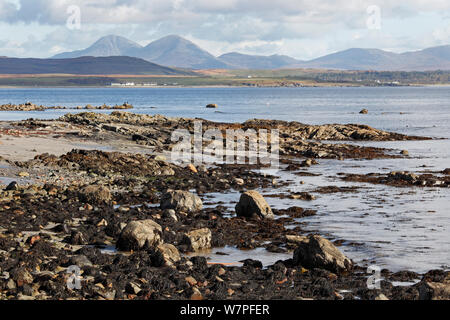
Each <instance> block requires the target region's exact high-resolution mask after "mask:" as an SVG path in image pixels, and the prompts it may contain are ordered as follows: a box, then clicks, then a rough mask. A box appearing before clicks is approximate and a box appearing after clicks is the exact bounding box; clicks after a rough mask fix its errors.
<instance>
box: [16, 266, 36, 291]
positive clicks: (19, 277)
mask: <svg viewBox="0 0 450 320" xmlns="http://www.w3.org/2000/svg"><path fill="white" fill-rule="evenodd" d="M12 278H13V280H15V281H16V283H17V285H18V286H19V287H22V286H23V285H24V284H30V283H32V282H33V277H32V276H31V274H30V273H29V272H28V271H27V270H26V269H24V268H19V269H16V270H14V273H13V276H12Z"/></svg>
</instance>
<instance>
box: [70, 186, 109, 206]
mask: <svg viewBox="0 0 450 320" xmlns="http://www.w3.org/2000/svg"><path fill="white" fill-rule="evenodd" d="M78 197H79V198H80V200H81V201H84V202H87V203H91V204H98V203H103V202H109V201H111V199H112V196H111V191H109V189H108V188H107V187H105V186H101V185H89V186H86V187H84V188H82V189H81V190H80V191H79V193H78Z"/></svg>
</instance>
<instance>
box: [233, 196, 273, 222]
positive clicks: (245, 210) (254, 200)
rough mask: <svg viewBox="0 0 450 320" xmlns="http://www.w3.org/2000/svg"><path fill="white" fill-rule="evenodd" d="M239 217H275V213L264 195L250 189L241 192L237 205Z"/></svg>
mask: <svg viewBox="0 0 450 320" xmlns="http://www.w3.org/2000/svg"><path fill="white" fill-rule="evenodd" d="M235 209H236V214H237V215H238V216H239V217H249V218H250V217H253V216H255V215H256V216H258V217H260V218H269V219H273V217H274V215H273V212H272V209H271V208H270V206H269V204H268V203H267V201H266V200H265V199H264V197H263V196H262V195H261V194H260V193H259V192H257V191H255V190H250V191H247V192H244V193H243V194H241V198H240V199H239V202H238V204H237V205H236V207H235Z"/></svg>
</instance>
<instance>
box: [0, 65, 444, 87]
mask: <svg viewBox="0 0 450 320" xmlns="http://www.w3.org/2000/svg"><path fill="white" fill-rule="evenodd" d="M127 82H133V83H135V84H136V85H141V84H156V85H157V86H397V85H421V84H444V85H448V84H450V71H432V72H374V71H332V70H308V69H282V70H210V71H202V72H199V73H198V76H133V75H130V76H128V75H119V76H108V75H105V76H83V75H81V76H79V75H3V76H0V86H3V87H7V86H12V87H80V86H87V87H89V86H111V84H112V83H127Z"/></svg>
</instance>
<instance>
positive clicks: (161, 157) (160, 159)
mask: <svg viewBox="0 0 450 320" xmlns="http://www.w3.org/2000/svg"><path fill="white" fill-rule="evenodd" d="M154 159H155V161H161V162H166V161H167V158H166V157H165V156H163V155H157V156H155V158H154Z"/></svg>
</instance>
